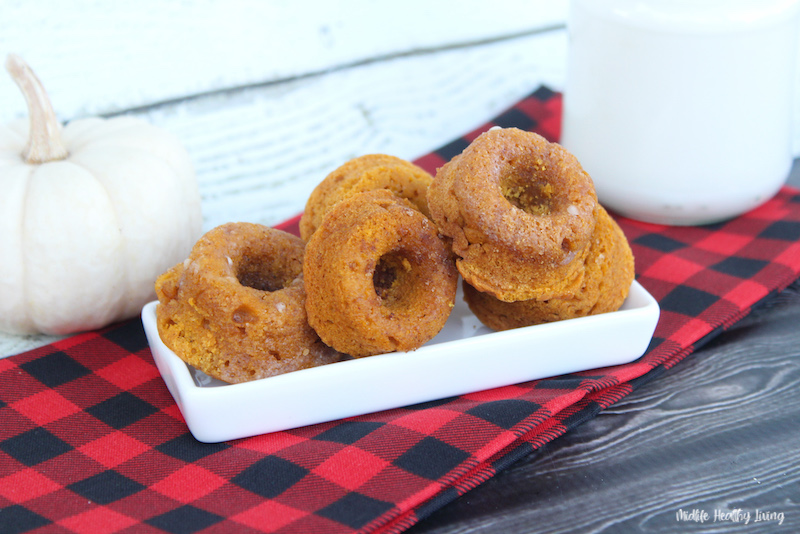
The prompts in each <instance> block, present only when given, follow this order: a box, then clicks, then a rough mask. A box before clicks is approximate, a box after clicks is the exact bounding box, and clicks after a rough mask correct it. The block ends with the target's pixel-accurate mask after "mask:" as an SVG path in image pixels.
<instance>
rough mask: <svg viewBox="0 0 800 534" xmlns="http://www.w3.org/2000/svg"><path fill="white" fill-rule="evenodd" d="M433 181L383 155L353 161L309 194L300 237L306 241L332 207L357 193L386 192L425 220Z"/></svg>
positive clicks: (392, 157) (423, 172)
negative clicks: (381, 190)
mask: <svg viewBox="0 0 800 534" xmlns="http://www.w3.org/2000/svg"><path fill="white" fill-rule="evenodd" d="M432 180H433V177H432V176H431V175H430V174H428V173H427V172H425V171H424V170H423V169H421V168H420V167H417V166H416V165H414V164H413V163H410V162H408V161H406V160H403V159H400V158H396V157H394V156H388V155H385V154H368V155H366V156H360V157H358V158H355V159H352V160H350V161H348V162H347V163H345V164H344V165H342V166H341V167H339V168H338V169H336V170H334V171H333V172H331V173H330V174H329V175H328V176H326V177H325V179H324V180H322V182H320V183H319V185H317V187H316V188H315V189H314V190H313V191H312V192H311V195H310V196H309V198H308V201H307V202H306V207H305V210H304V211H303V215H302V217H301V218H300V237H302V238H303V240H305V241H308V239H309V237H311V234H313V233H314V231H315V230H316V229H317V227H318V226H319V225H320V223H322V218H323V217H324V216H325V213H327V212H328V210H330V209H331V207H332V206H334V205H335V204H337V203H338V202H341V201H342V200H344V199H346V198H348V197H351V196H353V195H355V194H357V193H363V192H365V191H372V190H375V189H388V190H390V191H392V192H394V193H395V194H397V195H398V196H400V197H403V198H405V199H407V200H409V201H411V202H412V203H413V204H414V206H415V207H416V208H417V209H418V210H420V211H421V212H422V213H424V214H425V216H426V217H427V216H428V215H429V212H428V203H427V200H426V192H427V189H428V186H429V185H430V183H431V181H432Z"/></svg>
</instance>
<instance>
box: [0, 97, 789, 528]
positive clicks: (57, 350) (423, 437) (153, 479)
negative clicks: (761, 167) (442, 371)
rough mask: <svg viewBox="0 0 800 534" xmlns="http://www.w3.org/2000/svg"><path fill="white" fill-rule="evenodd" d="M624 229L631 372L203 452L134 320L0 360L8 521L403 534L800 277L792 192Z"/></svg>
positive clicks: (553, 132) (549, 105)
mask: <svg viewBox="0 0 800 534" xmlns="http://www.w3.org/2000/svg"><path fill="white" fill-rule="evenodd" d="M560 105H561V100H560V95H558V94H556V93H553V92H552V91H549V90H547V89H545V88H541V89H539V90H537V91H536V92H535V93H533V94H532V95H530V96H529V97H527V98H525V99H524V100H523V101H522V102H520V103H519V104H517V105H516V106H514V107H513V108H512V109H510V110H509V111H507V112H505V113H503V114H502V115H500V116H499V117H497V118H496V119H495V120H494V121H492V122H491V123H489V124H487V125H485V126H484V127H482V128H480V129H478V130H476V131H474V132H471V133H470V134H468V135H466V136H465V137H464V138H462V139H458V140H457V141H454V142H453V143H450V144H449V145H447V146H445V147H443V148H441V149H440V150H438V151H436V152H434V153H432V154H430V155H428V156H425V157H423V158H421V159H420V160H418V162H419V163H420V164H421V165H422V166H424V167H426V168H427V169H428V170H430V171H434V170H435V168H436V167H437V166H439V165H441V164H442V163H444V162H445V161H447V160H448V159H449V158H450V157H452V156H454V155H455V154H457V153H459V152H460V151H461V150H462V149H463V148H464V147H465V146H466V145H467V144H468V143H469V142H470V141H471V140H472V139H473V138H474V137H476V136H477V135H478V134H479V133H480V132H482V131H484V130H486V129H487V128H489V127H491V126H494V125H499V126H504V127H508V126H516V127H520V128H523V129H528V130H535V131H538V132H540V133H542V134H543V135H545V136H546V137H548V138H550V139H556V138H557V137H558V133H559V120H560ZM295 222H296V221H295ZM619 222H620V225H621V226H622V228H623V230H624V231H625V233H626V235H627V236H628V239H629V240H630V242H631V246H632V248H633V251H634V254H635V256H636V271H637V279H638V280H639V282H640V283H641V284H642V285H643V286H644V287H645V288H646V289H647V290H648V291H650V293H651V294H653V296H655V297H656V299H658V301H659V303H660V305H661V310H662V314H661V320H660V322H659V324H658V327H657V329H656V333H655V337H654V339H653V342H652V344H651V346H650V348H649V349H648V352H647V354H646V355H645V356H643V357H642V358H641V359H639V360H638V361H636V362H634V363H631V364H627V365H621V366H617V367H612V368H605V369H596V370H592V371H587V372H582V373H576V374H573V375H567V376H559V377H555V378H550V379H545V380H538V381H534V382H527V383H524V384H518V385H514V386H508V387H503V388H499V389H493V390H489V391H481V392H477V393H473V394H469V395H462V396H458V397H453V398H447V399H442V400H436V401H433V402H427V403H424V404H420V405H415V406H408V407H406V408H400V409H395V410H389V411H386V412H380V413H376V414H371V415H365V416H360V417H354V418H351V419H347V420H342V421H336V422H331V423H324V424H319V425H314V426H310V427H305V428H300V429H296V430H290V431H285V432H278V433H274V434H268V435H262V436H257V437H253V438H247V439H241V440H236V441H232V442H228V443H221V444H204V443H199V442H197V441H196V440H195V439H194V438H193V437H192V436H191V434H190V433H189V432H188V430H187V428H186V425H185V424H184V422H183V419H182V417H181V414H180V411H179V410H178V408H177V406H176V404H175V403H174V402H173V399H172V398H171V397H170V394H169V392H168V391H167V388H166V386H165V385H164V383H163V381H162V380H161V377H160V376H159V374H158V371H157V370H156V367H155V365H154V363H153V359H152V357H151V355H150V352H149V349H148V347H147V342H146V340H145V336H144V333H143V331H142V327H141V325H140V323H139V321H137V320H132V321H129V322H125V323H122V324H119V325H116V326H112V327H109V328H106V329H104V330H102V331H99V332H91V333H87V334H83V335H78V336H75V337H71V338H69V339H66V340H64V341H61V342H58V343H55V344H53V345H50V346H47V347H43V348H40V349H36V350H33V351H31V352H28V353H25V354H21V355H18V356H14V357H11V358H7V359H3V360H0V531H2V532H4V533H16V532H28V531H31V532H35V531H37V529H41V530H42V531H48V532H52V531H56V532H137V533H141V532H164V531H166V532H173V533H191V532H200V531H203V532H229V531H234V532H299V533H307V532H326V533H348V532H355V531H362V532H400V531H402V530H404V529H406V528H408V527H409V526H411V525H412V524H414V523H415V522H417V521H418V520H419V519H420V518H423V517H425V516H426V515H427V514H429V513H431V512H432V511H434V510H436V509H437V508H439V507H441V506H443V505H444V504H446V503H447V502H449V501H451V500H452V499H455V498H457V497H458V496H460V495H462V494H463V493H464V492H466V491H468V490H469V489H470V488H473V487H475V486H477V485H479V484H480V483H482V482H483V481H485V480H487V479H488V478H490V477H491V476H493V475H494V474H495V473H497V472H498V471H500V470H501V469H503V468H505V467H506V466H508V465H510V464H511V463H513V462H514V461H516V460H517V459H519V458H521V457H523V456H525V455H526V454H528V453H530V452H531V451H532V450H533V449H535V448H537V447H540V446H541V445H543V444H544V443H547V442H548V441H550V440H552V439H554V438H556V437H558V436H560V435H561V434H563V433H564V432H567V431H568V430H569V429H570V428H573V427H575V426H576V425H579V424H580V423H581V422H583V421H585V420H587V419H588V418H590V417H592V416H594V415H595V414H597V413H598V412H599V411H600V410H602V409H604V408H606V407H608V406H609V405H611V404H613V403H614V402H616V401H618V400H619V399H621V398H622V397H624V396H625V395H627V394H629V393H630V392H631V391H633V390H634V389H636V388H637V387H638V386H639V385H641V384H643V383H645V382H647V381H649V380H652V379H653V378H655V377H657V376H659V375H660V374H661V373H663V372H664V371H665V370H667V369H669V368H670V367H672V366H673V365H675V364H676V363H677V362H679V361H680V360H681V359H683V358H684V357H686V356H687V355H688V354H690V353H691V352H692V351H693V350H695V349H696V348H697V347H698V346H700V345H701V344H703V343H704V342H705V341H707V340H708V339H710V338H711V337H713V336H715V335H717V334H719V333H720V332H722V331H724V330H725V329H726V328H727V327H729V326H730V325H731V324H733V323H734V322H735V321H737V320H738V319H740V318H742V317H743V316H745V315H746V314H747V313H748V312H749V311H750V309H751V308H752V307H753V306H755V305H758V304H759V303H760V302H762V301H764V300H765V299H767V298H769V297H770V296H771V295H772V294H774V293H776V292H777V291H780V290H781V289H783V288H784V287H786V286H787V285H789V284H790V283H791V282H792V281H794V280H796V279H797V278H798V276H800V193H799V192H798V191H797V190H794V189H790V188H784V189H783V190H782V191H781V192H780V193H779V194H778V195H777V196H776V197H775V198H773V199H772V200H770V201H769V202H768V203H767V204H765V205H764V206H762V207H760V208H758V209H756V210H754V211H753V212H751V213H748V214H746V215H743V216H741V217H739V218H737V219H734V220H732V221H729V222H726V223H721V224H716V225H713V226H703V227H665V226H657V225H651V224H645V223H638V222H634V221H630V220H626V219H619ZM291 226H292V223H289V224H288V225H287V227H291Z"/></svg>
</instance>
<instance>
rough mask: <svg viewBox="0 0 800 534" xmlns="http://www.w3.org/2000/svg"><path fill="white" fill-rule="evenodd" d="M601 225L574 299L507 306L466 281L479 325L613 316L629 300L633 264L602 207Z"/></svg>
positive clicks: (466, 295)
mask: <svg viewBox="0 0 800 534" xmlns="http://www.w3.org/2000/svg"><path fill="white" fill-rule="evenodd" d="M597 211H598V213H597V224H596V225H595V230H594V235H593V236H592V239H591V241H590V244H589V253H588V254H587V256H586V260H585V261H584V266H585V270H586V275H585V276H584V279H583V285H582V286H581V288H580V290H579V291H578V292H577V293H575V294H574V295H573V296H571V297H565V298H551V299H549V300H538V299H533V300H523V301H518V302H503V301H501V300H498V299H496V298H494V297H493V296H492V295H490V294H488V293H481V292H480V291H478V290H476V289H475V288H473V287H472V286H470V285H469V284H467V283H464V284H463V287H464V300H466V302H467V304H468V305H469V308H470V310H472V312H473V313H474V314H475V316H476V317H478V319H480V321H481V322H482V323H483V324H485V325H486V326H488V327H489V328H492V329H493V330H508V329H511V328H518V327H522V326H530V325H534V324H540V323H549V322H553V321H561V320H564V319H572V318H574V317H584V316H586V315H596V314H599V313H606V312H612V311H616V310H618V309H619V307H620V306H622V303H623V302H624V301H625V299H626V298H627V296H628V291H629V290H630V287H631V283H632V282H633V279H634V260H633V254H632V253H631V249H630V246H629V245H628V241H627V239H626V238H625V234H623V233H622V230H621V229H620V227H619V226H618V225H617V223H616V222H615V221H614V219H612V218H611V217H610V216H609V215H608V213H607V212H606V210H605V209H603V208H602V207H600V206H599V205H598V210H597Z"/></svg>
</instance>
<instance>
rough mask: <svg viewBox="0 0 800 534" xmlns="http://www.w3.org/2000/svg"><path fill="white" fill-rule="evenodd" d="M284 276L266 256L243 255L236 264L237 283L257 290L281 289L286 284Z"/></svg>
mask: <svg viewBox="0 0 800 534" xmlns="http://www.w3.org/2000/svg"><path fill="white" fill-rule="evenodd" d="M284 278H285V277H283V276H281V273H280V272H279V270H278V269H275V268H274V266H273V265H272V262H270V261H269V259H267V258H261V257H258V256H247V255H245V256H243V257H242V258H241V259H240V260H239V262H238V265H236V279H237V280H238V281H239V283H240V284H242V285H243V286H245V287H251V288H253V289H257V290H259V291H268V292H271V291H278V290H281V289H283V288H284V287H285V285H286V281H285V279H284Z"/></svg>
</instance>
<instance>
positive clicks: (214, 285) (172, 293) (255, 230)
mask: <svg viewBox="0 0 800 534" xmlns="http://www.w3.org/2000/svg"><path fill="white" fill-rule="evenodd" d="M304 248H305V244H304V242H303V241H302V240H301V239H300V238H298V237H296V236H293V235H291V234H288V233H286V232H283V231H280V230H276V229H273V228H269V227H266V226H262V225H258V224H251V223H227V224H223V225H222V226H218V227H216V228H214V229H212V230H210V231H209V232H207V233H206V234H205V235H204V236H203V237H201V238H200V239H199V240H198V241H197V243H195V245H194V247H193V248H192V251H191V253H190V255H189V257H188V258H187V259H186V260H185V261H184V262H182V263H179V264H177V265H176V266H174V267H173V268H171V269H170V270H169V271H167V272H166V273H164V274H162V275H161V276H160V277H159V278H158V279H157V281H156V294H157V296H158V299H159V305H158V306H157V308H156V317H157V324H158V331H159V335H160V336H161V339H162V340H163V341H164V344H165V345H167V347H169V348H170V349H171V350H172V351H173V352H175V354H177V355H178V356H179V357H180V358H181V359H183V360H184V361H186V362H187V363H188V364H190V365H192V366H194V367H195V368H197V369H200V370H201V371H203V372H204V373H206V374H207V375H209V376H212V377H214V378H217V379H219V380H223V381H225V382H230V383H237V382H245V381H249V380H255V379H259V378H266V377H269V376H275V375H278V374H282V373H286V372H290V371H296V370H299V369H305V368H309V367H315V366H318V365H324V364H327V363H332V362H335V361H338V360H339V359H340V357H341V355H339V354H337V353H336V351H334V350H333V349H331V348H330V347H328V346H326V345H325V344H323V343H322V341H321V340H320V339H319V337H318V336H317V334H316V332H314V330H313V329H312V328H311V327H310V326H309V324H308V320H307V316H306V312H305V297H306V294H305V284H304V282H303V277H302V266H303V252H304Z"/></svg>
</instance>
